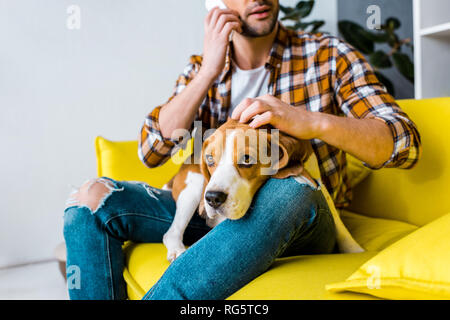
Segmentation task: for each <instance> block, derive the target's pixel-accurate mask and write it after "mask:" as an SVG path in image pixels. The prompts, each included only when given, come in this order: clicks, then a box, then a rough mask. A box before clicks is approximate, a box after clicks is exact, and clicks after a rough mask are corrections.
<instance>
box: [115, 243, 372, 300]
mask: <svg viewBox="0 0 450 320" xmlns="http://www.w3.org/2000/svg"><path fill="white" fill-rule="evenodd" d="M124 251H125V255H126V268H125V270H124V278H125V281H126V282H127V290H128V297H129V299H141V298H142V296H143V295H144V294H145V293H146V292H147V291H148V290H149V289H150V288H151V287H152V286H153V284H155V283H156V281H158V279H159V278H160V277H161V276H162V274H163V273H164V271H165V270H166V268H167V267H168V266H169V262H168V261H167V260H166V248H165V247H164V245H163V244H160V243H146V244H133V243H129V244H127V245H126V246H125V249H124ZM375 254H376V252H364V253H358V254H329V255H311V256H297V257H287V258H281V259H277V261H276V262H275V263H274V264H273V265H272V266H271V268H270V269H269V270H268V271H267V272H265V273H264V274H262V275H261V276H260V277H258V278H257V279H255V280H253V281H252V282H251V283H249V284H248V285H247V286H245V287H244V288H242V289H241V290H239V291H238V292H236V293H235V294H233V295H232V296H231V297H230V299H334V298H336V299H370V298H371V297H370V296H368V295H364V294H357V293H344V294H335V293H329V292H327V291H326V290H325V285H326V284H329V283H333V282H338V281H344V280H345V279H346V278H347V277H348V276H350V275H351V274H352V273H353V272H354V271H355V270H357V269H358V267H359V266H361V265H362V264H363V263H364V262H366V261H367V260H369V259H370V258H372V257H373V256H374V255H375ZM372 298H373V297H372Z"/></svg>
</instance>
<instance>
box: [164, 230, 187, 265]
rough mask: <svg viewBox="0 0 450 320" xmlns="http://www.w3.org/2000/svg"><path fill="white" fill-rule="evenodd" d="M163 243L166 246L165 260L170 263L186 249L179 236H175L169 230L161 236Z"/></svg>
mask: <svg viewBox="0 0 450 320" xmlns="http://www.w3.org/2000/svg"><path fill="white" fill-rule="evenodd" d="M163 243H164V245H165V246H166V248H167V260H169V261H170V262H171V263H172V262H173V261H174V260H175V259H176V258H178V257H179V256H180V255H181V254H182V253H183V252H185V251H186V247H185V246H184V244H183V241H182V240H181V239H180V237H178V236H175V235H173V234H172V233H170V232H167V233H166V234H165V235H164V236H163Z"/></svg>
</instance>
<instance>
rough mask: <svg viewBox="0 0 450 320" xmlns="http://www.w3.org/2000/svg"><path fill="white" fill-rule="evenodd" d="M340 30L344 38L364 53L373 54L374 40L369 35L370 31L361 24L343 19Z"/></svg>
mask: <svg viewBox="0 0 450 320" xmlns="http://www.w3.org/2000/svg"><path fill="white" fill-rule="evenodd" d="M338 26H339V31H340V33H341V34H342V36H343V37H344V39H345V40H346V41H347V42H348V43H350V44H351V45H352V46H354V47H355V48H356V49H358V50H359V51H361V52H362V53H364V54H371V53H373V52H374V50H375V44H374V41H373V40H372V39H371V38H370V36H368V32H367V31H366V30H364V29H363V28H362V27H361V26H360V25H358V24H356V23H354V22H352V21H347V20H343V21H340V22H339V24H338Z"/></svg>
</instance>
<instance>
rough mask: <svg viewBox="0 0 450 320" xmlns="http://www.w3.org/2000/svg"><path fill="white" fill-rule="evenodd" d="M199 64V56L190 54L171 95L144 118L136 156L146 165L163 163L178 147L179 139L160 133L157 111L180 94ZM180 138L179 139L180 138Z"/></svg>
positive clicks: (155, 165)
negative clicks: (168, 137)
mask: <svg viewBox="0 0 450 320" xmlns="http://www.w3.org/2000/svg"><path fill="white" fill-rule="evenodd" d="M200 66H201V56H196V55H194V56H191V58H190V61H189V63H188V65H187V66H186V67H185V68H184V71H183V72H182V73H181V74H180V76H179V77H178V80H177V81H176V84H175V88H174V91H173V94H172V96H171V97H170V98H169V99H168V101H167V102H166V103H165V104H163V105H160V106H157V107H156V108H154V109H153V110H152V111H151V112H150V113H149V114H148V115H147V116H146V118H145V120H144V123H143V125H142V127H141V130H140V132H139V135H138V156H139V159H140V160H141V161H142V162H143V163H144V164H145V165H146V166H147V167H148V168H155V167H158V166H161V165H163V164H164V163H165V162H166V161H167V160H168V159H169V158H170V157H171V155H172V152H173V151H174V149H176V148H177V147H178V143H179V142H180V141H178V140H174V139H167V138H165V137H164V136H163V135H162V133H161V127H160V123H159V113H160V111H161V108H162V107H163V106H164V105H166V104H168V103H169V102H170V101H171V100H172V99H173V98H174V97H176V96H177V95H178V94H180V93H181V92H182V91H183V90H184V89H185V88H186V86H187V85H188V84H189V83H190V82H191V81H192V79H193V78H194V77H195V75H196V74H197V73H198V71H199V69H200ZM180 140H181V139H180Z"/></svg>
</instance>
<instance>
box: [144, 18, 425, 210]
mask: <svg viewBox="0 0 450 320" xmlns="http://www.w3.org/2000/svg"><path fill="white" fill-rule="evenodd" d="M230 47H231V46H229V48H228V53H227V55H226V63H225V67H224V70H223V72H222V73H221V75H220V76H219V77H218V78H217V79H216V81H215V82H214V84H213V85H212V87H211V88H210V90H208V93H207V95H206V97H205V99H204V100H203V102H202V103H201V105H200V107H199V110H198V113H197V115H196V121H201V122H202V126H203V128H205V129H209V128H218V127H219V126H220V125H222V124H223V123H225V122H226V121H227V118H228V117H229V116H231V115H230V114H229V110H230V106H231V74H232V68H231V62H232V59H231V50H232V49H230ZM201 63H202V57H201V56H199V55H193V56H191V58H190V62H189V64H188V65H187V66H186V68H185V69H184V71H183V73H182V74H181V75H180V76H179V78H178V80H177V82H176V85H175V89H174V92H173V95H172V96H171V97H170V98H169V100H168V101H167V102H166V104H167V103H168V102H170V101H171V100H172V99H173V98H174V97H175V96H176V95H178V94H180V92H182V91H183V89H184V88H185V87H186V86H187V85H188V84H189V82H190V81H191V80H192V79H193V78H194V77H195V75H196V74H197V73H198V71H199V70H200V67H201ZM265 67H266V68H267V69H268V70H270V81H269V91H268V92H269V93H271V94H272V95H273V96H275V97H277V98H279V99H280V100H282V101H283V102H285V103H288V104H290V105H292V106H298V107H300V106H304V107H306V109H307V110H309V111H312V112H324V113H329V114H334V115H339V116H347V117H353V118H358V119H364V118H376V119H379V120H382V121H384V122H385V123H386V124H387V125H388V126H389V128H390V129H391V132H392V136H393V139H394V150H393V152H392V155H391V157H390V159H389V160H388V161H387V162H386V163H384V164H383V165H382V166H381V168H382V167H397V168H405V169H407V168H411V167H413V166H414V165H415V164H416V163H417V161H418V159H419V156H420V154H421V142H420V135H419V132H418V130H417V128H416V126H415V124H414V123H413V122H412V121H411V120H410V119H409V118H408V116H407V115H406V114H405V113H404V112H403V111H402V110H401V109H400V107H399V106H398V105H397V104H396V102H395V101H394V98H393V97H392V96H391V95H390V94H388V93H387V91H386V89H385V87H384V86H383V85H382V84H381V83H380V82H379V81H378V79H377V77H376V76H375V74H374V71H373V69H372V67H371V66H370V65H369V64H368V63H367V61H366V60H365V58H364V57H363V56H362V55H361V54H360V53H359V52H358V51H356V50H355V49H354V48H353V47H351V46H350V45H348V44H347V43H345V42H343V41H342V40H340V39H339V38H336V37H333V36H329V35H324V34H309V33H304V32H297V31H293V30H290V29H287V28H286V27H284V26H283V25H282V24H281V23H279V28H278V33H277V36H276V39H275V41H274V44H273V47H272V49H271V52H270V54H269V57H268V59H267V61H266V64H265ZM163 106H164V105H161V106H158V107H156V108H155V109H153V111H152V112H151V113H150V114H148V116H147V117H146V119H145V121H144V124H143V125H142V128H141V131H140V134H139V137H138V140H139V144H138V145H139V148H138V155H139V158H140V159H141V161H142V162H143V163H144V164H145V165H146V166H148V167H150V168H152V167H156V166H159V165H161V164H163V163H164V162H166V161H167V160H168V159H169V158H170V156H171V154H172V151H173V150H174V148H175V147H179V146H178V144H177V141H175V140H171V139H166V138H164V137H163V136H162V134H161V130H160V125H159V121H158V118H159V111H160V110H161V108H162V107H163ZM311 144H312V146H313V150H314V152H315V154H316V156H317V159H318V162H319V167H320V172H321V178H322V181H323V183H324V184H325V186H326V187H327V189H328V191H329V193H330V195H331V196H332V198H333V200H334V202H335V205H336V207H337V208H343V207H346V206H347V205H349V204H350V201H351V198H352V192H351V187H350V184H349V180H348V175H347V160H346V154H345V152H343V151H342V150H339V149H337V148H335V147H333V146H331V145H328V144H327V143H325V142H323V141H321V140H318V139H313V140H311ZM366 166H368V165H367V164H366ZM368 167H369V166H368ZM372 169H379V168H372Z"/></svg>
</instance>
